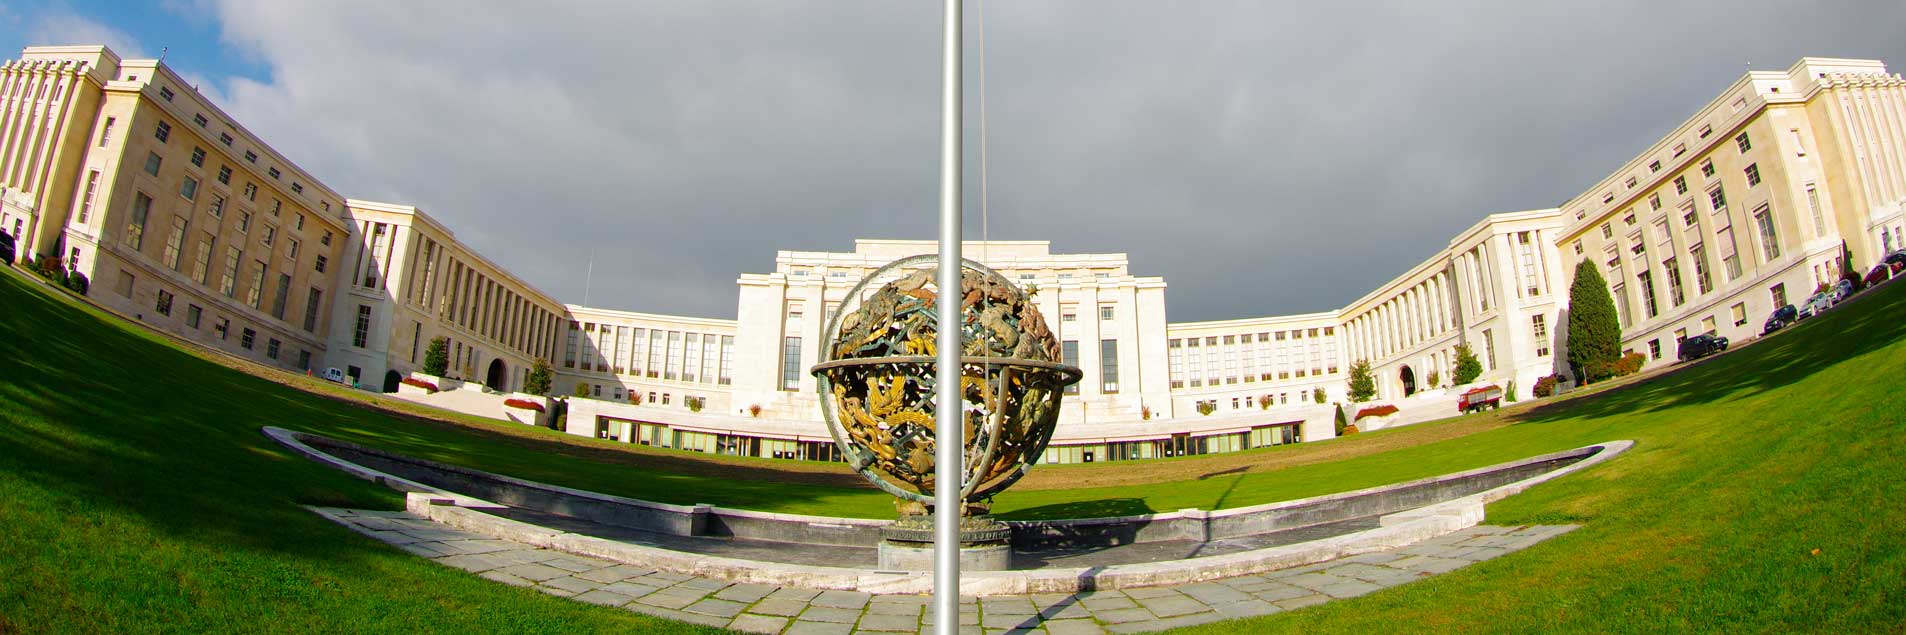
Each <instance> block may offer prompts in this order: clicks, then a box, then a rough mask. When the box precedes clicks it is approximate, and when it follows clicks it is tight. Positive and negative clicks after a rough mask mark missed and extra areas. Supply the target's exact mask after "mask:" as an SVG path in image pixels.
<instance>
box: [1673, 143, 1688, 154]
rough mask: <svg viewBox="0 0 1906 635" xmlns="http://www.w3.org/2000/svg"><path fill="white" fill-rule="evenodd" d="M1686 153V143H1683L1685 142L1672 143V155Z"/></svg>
mask: <svg viewBox="0 0 1906 635" xmlns="http://www.w3.org/2000/svg"><path fill="white" fill-rule="evenodd" d="M1687 153H1688V144H1685V143H1677V144H1674V156H1677V157H1679V156H1681V155H1683V154H1687Z"/></svg>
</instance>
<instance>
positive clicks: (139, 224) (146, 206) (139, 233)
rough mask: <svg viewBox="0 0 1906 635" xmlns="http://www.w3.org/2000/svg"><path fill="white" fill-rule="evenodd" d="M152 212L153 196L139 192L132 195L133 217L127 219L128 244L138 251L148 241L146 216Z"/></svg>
mask: <svg viewBox="0 0 1906 635" xmlns="http://www.w3.org/2000/svg"><path fill="white" fill-rule="evenodd" d="M151 212H152V197H150V196H146V193H145V192H139V193H136V194H134V195H133V197H132V217H131V218H129V219H127V220H126V246H127V247H131V248H132V250H133V251H138V250H139V247H140V246H141V245H144V244H145V242H146V216H147V215H148V214H150V213H151Z"/></svg>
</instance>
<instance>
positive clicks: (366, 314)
mask: <svg viewBox="0 0 1906 635" xmlns="http://www.w3.org/2000/svg"><path fill="white" fill-rule="evenodd" d="M370 341H371V307H368V306H365V305H362V304H360V305H357V326H356V327H355V328H354V329H353V330H352V331H351V345H352V346H356V347H358V348H364V346H365V345H366V344H368V343H370Z"/></svg>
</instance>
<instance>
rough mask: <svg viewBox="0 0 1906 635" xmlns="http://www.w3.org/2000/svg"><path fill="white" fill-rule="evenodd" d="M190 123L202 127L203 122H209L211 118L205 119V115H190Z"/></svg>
mask: <svg viewBox="0 0 1906 635" xmlns="http://www.w3.org/2000/svg"><path fill="white" fill-rule="evenodd" d="M192 123H195V124H198V125H199V127H200V128H204V127H205V124H208V123H211V120H209V119H206V118H205V115H192Z"/></svg>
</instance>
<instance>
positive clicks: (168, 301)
mask: <svg viewBox="0 0 1906 635" xmlns="http://www.w3.org/2000/svg"><path fill="white" fill-rule="evenodd" d="M152 310H154V311H158V312H159V315H172V292H170V291H166V290H165V289H160V290H159V296H158V301H157V302H154V303H153V306H152Z"/></svg>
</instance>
